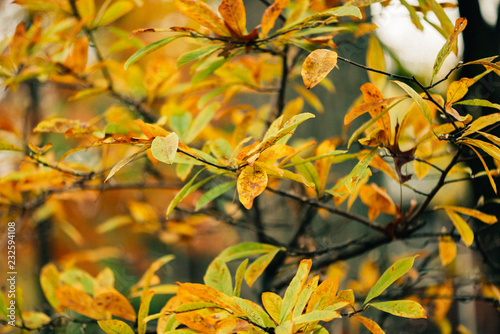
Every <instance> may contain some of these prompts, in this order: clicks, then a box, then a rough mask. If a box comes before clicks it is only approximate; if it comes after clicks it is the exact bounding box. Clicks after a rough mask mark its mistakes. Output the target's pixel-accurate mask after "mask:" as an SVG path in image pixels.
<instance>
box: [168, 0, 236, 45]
mask: <svg viewBox="0 0 500 334" xmlns="http://www.w3.org/2000/svg"><path fill="white" fill-rule="evenodd" d="M174 4H175V6H176V7H177V9H178V10H179V11H180V12H181V13H182V14H184V15H186V16H187V17H189V18H190V19H193V20H194V21H196V22H198V23H199V24H201V25H202V26H204V27H206V28H208V29H210V30H211V31H213V32H214V33H216V34H217V35H219V36H229V35H230V34H229V31H228V30H227V28H226V26H225V25H224V21H223V20H222V19H221V18H220V17H219V15H217V13H216V12H214V11H213V10H212V8H210V6H208V5H207V4H206V3H204V2H202V1H198V0H174Z"/></svg>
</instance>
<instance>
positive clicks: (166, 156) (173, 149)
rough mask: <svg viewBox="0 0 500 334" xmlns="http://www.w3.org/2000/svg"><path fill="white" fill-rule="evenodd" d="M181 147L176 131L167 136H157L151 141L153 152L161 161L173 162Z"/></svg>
mask: <svg viewBox="0 0 500 334" xmlns="http://www.w3.org/2000/svg"><path fill="white" fill-rule="evenodd" d="M178 147H179V137H178V136H177V134H176V133H175V132H172V133H170V134H169V135H168V136H166V137H156V138H155V139H153V142H152V143H151V153H153V157H155V159H158V160H159V161H161V162H163V163H166V164H172V163H173V162H174V159H175V155H176V154H177V148H178Z"/></svg>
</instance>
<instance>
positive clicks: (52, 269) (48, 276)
mask: <svg viewBox="0 0 500 334" xmlns="http://www.w3.org/2000/svg"><path fill="white" fill-rule="evenodd" d="M40 285H41V286H42V290H43V294H44V295H45V298H46V299H47V301H48V302H49V303H50V305H51V306H52V307H53V308H54V309H56V310H57V311H59V312H61V311H62V307H61V303H60V302H59V301H58V300H57V298H56V294H55V293H56V289H57V288H58V287H59V286H60V285H61V283H60V281H59V271H58V270H57V268H56V266H55V265H54V264H53V263H48V264H46V265H45V266H43V268H42V271H41V272H40Z"/></svg>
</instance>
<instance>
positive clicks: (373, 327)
mask: <svg viewBox="0 0 500 334" xmlns="http://www.w3.org/2000/svg"><path fill="white" fill-rule="evenodd" d="M353 318H354V319H356V320H358V321H359V322H361V323H362V324H363V325H364V326H365V327H366V328H367V329H368V330H369V331H370V332H372V333H373V334H385V332H384V331H383V330H382V328H380V326H379V325H378V324H377V323H376V322H375V321H373V320H371V319H368V318H365V317H363V316H361V315H357V314H355V315H354V316H353Z"/></svg>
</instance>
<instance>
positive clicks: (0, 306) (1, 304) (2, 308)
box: [0, 293, 9, 318]
mask: <svg viewBox="0 0 500 334" xmlns="http://www.w3.org/2000/svg"><path fill="white" fill-rule="evenodd" d="M0 314H1V315H2V316H3V317H4V318H7V315H8V314H9V312H8V311H7V302H6V301H5V297H4V296H3V293H0Z"/></svg>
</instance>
